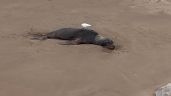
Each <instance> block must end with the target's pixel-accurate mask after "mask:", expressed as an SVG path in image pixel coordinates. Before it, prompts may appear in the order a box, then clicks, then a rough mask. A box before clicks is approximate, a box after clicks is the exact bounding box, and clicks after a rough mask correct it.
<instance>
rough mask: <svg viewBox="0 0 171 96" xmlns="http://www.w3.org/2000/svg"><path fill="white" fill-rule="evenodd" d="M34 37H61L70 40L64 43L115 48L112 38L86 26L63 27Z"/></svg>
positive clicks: (43, 38) (41, 38)
mask: <svg viewBox="0 0 171 96" xmlns="http://www.w3.org/2000/svg"><path fill="white" fill-rule="evenodd" d="M33 39H39V40H46V39H61V40H68V41H67V42H65V43H63V45H78V44H94V45H100V46H102V47H104V48H107V49H110V50H114V49H115V45H114V43H113V41H112V40H111V39H109V38H106V37H103V36H101V35H100V34H98V33H97V32H96V31H94V30H91V29H85V28H62V29H59V30H56V31H52V32H50V33H47V34H35V35H34V36H33Z"/></svg>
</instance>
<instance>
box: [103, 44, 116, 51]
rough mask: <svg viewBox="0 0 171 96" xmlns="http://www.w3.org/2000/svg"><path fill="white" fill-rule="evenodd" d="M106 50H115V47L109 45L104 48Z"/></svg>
mask: <svg viewBox="0 0 171 96" xmlns="http://www.w3.org/2000/svg"><path fill="white" fill-rule="evenodd" d="M104 48H107V49H110V50H114V49H115V45H113V44H112V45H108V46H104Z"/></svg>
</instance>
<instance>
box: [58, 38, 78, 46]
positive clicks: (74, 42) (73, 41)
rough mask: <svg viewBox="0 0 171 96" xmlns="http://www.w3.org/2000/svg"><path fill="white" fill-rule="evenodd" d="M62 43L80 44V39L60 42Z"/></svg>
mask: <svg viewBox="0 0 171 96" xmlns="http://www.w3.org/2000/svg"><path fill="white" fill-rule="evenodd" d="M59 44H60V45H79V44H80V43H79V40H77V39H76V40H71V41H66V42H61V43H59Z"/></svg>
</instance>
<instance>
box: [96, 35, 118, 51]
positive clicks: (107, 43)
mask: <svg viewBox="0 0 171 96" xmlns="http://www.w3.org/2000/svg"><path fill="white" fill-rule="evenodd" d="M96 42H97V44H98V45H101V46H103V47H104V48H107V49H110V50H114V49H115V45H114V43H113V41H112V40H111V39H109V38H105V37H102V36H97V38H96Z"/></svg>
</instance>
